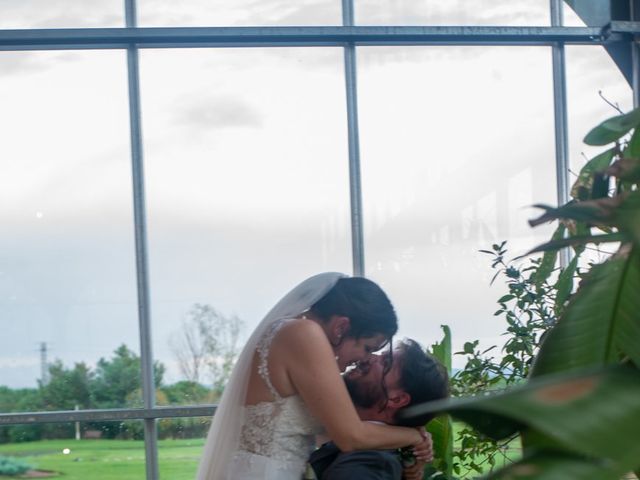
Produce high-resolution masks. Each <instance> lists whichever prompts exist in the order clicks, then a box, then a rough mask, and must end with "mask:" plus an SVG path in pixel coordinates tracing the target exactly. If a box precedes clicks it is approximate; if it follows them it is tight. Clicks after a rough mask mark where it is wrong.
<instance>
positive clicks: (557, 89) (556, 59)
mask: <svg viewBox="0 0 640 480" xmlns="http://www.w3.org/2000/svg"><path fill="white" fill-rule="evenodd" d="M562 3H563V2H562V0H550V12H551V26H552V27H562V24H563V18H562ZM551 50H552V52H551V55H552V62H553V110H554V118H555V146H556V193H557V198H558V204H559V205H564V204H565V203H567V202H568V201H569V142H568V137H569V135H568V122H567V75H566V61H565V49H564V44H563V43H562V42H557V43H555V44H554V45H553V46H552V47H551ZM569 257H570V252H569V249H568V248H563V249H562V250H561V251H560V266H561V267H563V268H564V267H566V266H567V265H568V263H569V259H570V258H569Z"/></svg>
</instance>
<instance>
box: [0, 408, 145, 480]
mask: <svg viewBox="0 0 640 480" xmlns="http://www.w3.org/2000/svg"><path fill="white" fill-rule="evenodd" d="M76 435H77V436H76ZM143 435H144V427H143V422H142V421H140V420H126V421H124V422H113V421H112V422H82V423H79V424H78V425H76V424H75V423H44V424H32V425H11V426H6V427H0V456H5V457H11V459H12V463H13V464H14V465H15V464H16V463H19V464H22V465H25V464H26V468H29V470H28V473H27V474H26V477H21V478H41V477H42V478H45V477H55V478H57V477H62V478H65V479H66V480H116V479H117V480H139V479H141V478H144V476H145V451H144V441H143V440H142V438H143ZM6 438H8V441H9V442H10V443H8V444H1V443H4V440H5V439H6ZM2 478H5V477H2ZM7 478H13V477H7Z"/></svg>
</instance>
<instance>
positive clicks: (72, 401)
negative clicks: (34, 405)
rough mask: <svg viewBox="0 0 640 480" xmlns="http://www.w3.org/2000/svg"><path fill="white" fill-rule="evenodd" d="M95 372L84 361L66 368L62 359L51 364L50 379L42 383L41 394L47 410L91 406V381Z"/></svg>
mask: <svg viewBox="0 0 640 480" xmlns="http://www.w3.org/2000/svg"><path fill="white" fill-rule="evenodd" d="M92 379H93V374H92V372H91V371H90V369H89V367H88V366H87V365H86V364H84V363H76V364H75V366H74V367H73V369H68V368H66V367H65V366H64V365H63V364H62V362H61V361H60V360H56V361H54V362H53V363H51V364H50V365H49V381H48V382H47V384H46V385H43V384H42V383H40V394H41V396H42V401H43V403H44V409H45V410H73V409H74V408H75V406H76V405H78V406H79V407H80V408H84V409H86V408H90V407H91V393H90V391H91V385H90V384H91V381H92Z"/></svg>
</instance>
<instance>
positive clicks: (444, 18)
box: [354, 0, 550, 26]
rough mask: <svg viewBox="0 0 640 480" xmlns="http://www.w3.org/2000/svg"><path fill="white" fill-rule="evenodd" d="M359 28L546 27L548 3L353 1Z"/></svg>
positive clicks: (537, 0)
mask: <svg viewBox="0 0 640 480" xmlns="http://www.w3.org/2000/svg"><path fill="white" fill-rule="evenodd" d="M354 8H355V14H356V23H357V24H359V25H503V26H518V25H522V26H532V25H538V26H540V25H543V26H544V25H549V22H550V19H549V1H548V0H501V1H496V0H447V1H446V2H443V1H439V0H425V1H421V2H416V1H414V0H396V1H393V2H380V1H378V0H354Z"/></svg>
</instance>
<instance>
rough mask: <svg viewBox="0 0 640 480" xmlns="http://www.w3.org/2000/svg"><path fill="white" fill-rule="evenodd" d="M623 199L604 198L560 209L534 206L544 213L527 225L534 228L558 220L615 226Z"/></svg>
mask: <svg viewBox="0 0 640 480" xmlns="http://www.w3.org/2000/svg"><path fill="white" fill-rule="evenodd" d="M622 201H623V197H606V198H599V199H597V200H585V201H583V202H575V201H572V202H569V203H567V204H565V205H562V206H561V207H557V208H555V207H550V206H548V205H541V204H538V205H534V207H538V208H541V209H543V210H544V211H545V213H543V214H542V215H541V216H540V217H538V218H534V219H533V220H529V225H531V226H532V227H536V226H538V225H541V224H543V223H547V222H550V221H552V220H556V219H559V218H565V219H571V220H577V221H580V222H587V223H590V224H594V225H605V226H615V224H616V213H617V209H618V208H619V207H620V205H621V204H622Z"/></svg>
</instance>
